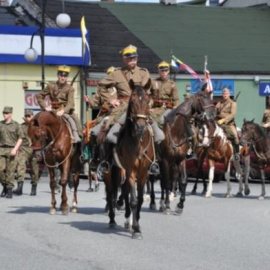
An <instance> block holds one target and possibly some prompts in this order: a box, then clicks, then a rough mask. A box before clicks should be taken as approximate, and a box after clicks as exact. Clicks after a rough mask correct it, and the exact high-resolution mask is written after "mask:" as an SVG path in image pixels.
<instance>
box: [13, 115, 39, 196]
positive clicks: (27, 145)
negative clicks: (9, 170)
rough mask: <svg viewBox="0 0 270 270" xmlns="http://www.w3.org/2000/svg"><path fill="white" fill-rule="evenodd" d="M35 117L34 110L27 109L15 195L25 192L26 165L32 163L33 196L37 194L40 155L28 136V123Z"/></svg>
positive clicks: (24, 118)
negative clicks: (35, 150) (33, 147)
mask: <svg viewBox="0 0 270 270" xmlns="http://www.w3.org/2000/svg"><path fill="white" fill-rule="evenodd" d="M33 118H34V112H33V111H32V110H25V112H24V117H23V120H24V122H23V123H22V124H21V129H22V131H23V134H24V138H23V141H22V144H21V146H20V149H19V154H18V164H17V181H18V187H17V189H15V190H13V193H14V194H15V195H18V196H20V195H22V194H23V184H24V179H25V173H26V165H27V164H28V163H30V165H31V184H32V189H31V193H30V195H31V196H35V195H36V191H37V184H38V180H39V166H38V157H37V155H36V152H34V151H33V150H32V148H31V140H30V138H29V137H28V133H27V131H28V124H29V122H30V121H31V120H32V119H33Z"/></svg>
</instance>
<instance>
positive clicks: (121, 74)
mask: <svg viewBox="0 0 270 270" xmlns="http://www.w3.org/2000/svg"><path fill="white" fill-rule="evenodd" d="M149 78H150V74H149V72H148V70H147V69H146V68H140V67H138V66H136V67H135V68H134V69H132V70H128V69H127V68H117V69H116V70H115V71H114V72H112V73H111V74H110V75H109V76H108V77H106V78H104V79H103V80H101V81H100V82H99V87H100V89H101V91H102V92H103V93H107V94H106V96H107V98H108V99H110V93H109V91H108V89H109V87H113V86H114V87H115V88H116V91H117V97H119V96H120V97H130V96H131V90H130V87H129V84H128V82H129V80H130V79H132V80H133V81H134V83H135V84H139V85H142V86H144V85H145V84H146V83H147V81H148V79H149Z"/></svg>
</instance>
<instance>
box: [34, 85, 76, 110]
mask: <svg viewBox="0 0 270 270" xmlns="http://www.w3.org/2000/svg"><path fill="white" fill-rule="evenodd" d="M74 91H75V90H74V88H73V87H72V86H71V85H69V84H68V83H65V84H60V83H59V82H56V83H50V84H48V85H47V87H46V88H45V89H43V90H42V91H41V92H40V93H39V94H37V102H38V104H39V106H40V107H41V109H45V107H46V105H45V101H44V100H45V97H46V96H50V99H51V101H58V102H60V104H61V105H63V107H64V108H63V109H64V111H65V113H67V114H72V112H73V111H74V108H75V103H74Z"/></svg>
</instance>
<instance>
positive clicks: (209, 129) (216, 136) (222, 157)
mask: <svg viewBox="0 0 270 270" xmlns="http://www.w3.org/2000/svg"><path fill="white" fill-rule="evenodd" d="M200 133H201V136H200V137H201V138H200V137H199V138H198V140H199V146H201V147H203V148H204V150H203V151H205V152H204V153H205V154H204V155H202V160H199V161H198V162H199V164H200V163H201V164H202V163H203V162H204V160H203V159H204V158H206V159H207V163H208V167H209V174H208V179H209V184H208V188H207V192H206V194H205V197H206V198H210V197H211V195H212V191H213V180H214V174H215V163H216V162H219V163H223V164H224V168H225V179H226V181H227V193H226V194H225V197H226V198H229V197H231V183H230V177H231V176H230V175H231V161H232V162H233V164H234V167H235V170H236V178H237V179H238V180H239V191H238V193H237V196H242V195H243V194H242V192H243V182H242V171H241V167H240V161H239V160H235V159H234V155H233V147H232V144H231V142H230V141H229V140H228V138H227V137H226V135H225V133H224V131H223V129H222V128H221V127H219V126H218V125H217V123H216V121H205V120H202V122H200Z"/></svg>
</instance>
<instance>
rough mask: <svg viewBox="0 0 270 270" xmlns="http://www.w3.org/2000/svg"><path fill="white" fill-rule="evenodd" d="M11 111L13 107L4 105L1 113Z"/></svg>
mask: <svg viewBox="0 0 270 270" xmlns="http://www.w3.org/2000/svg"><path fill="white" fill-rule="evenodd" d="M12 112H13V107H8V106H5V107H4V109H3V113H12Z"/></svg>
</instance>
